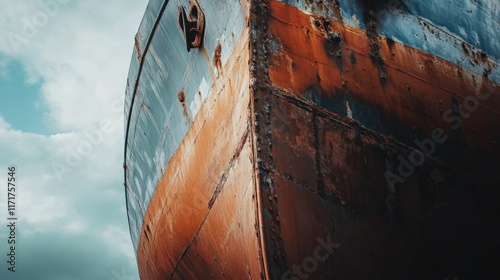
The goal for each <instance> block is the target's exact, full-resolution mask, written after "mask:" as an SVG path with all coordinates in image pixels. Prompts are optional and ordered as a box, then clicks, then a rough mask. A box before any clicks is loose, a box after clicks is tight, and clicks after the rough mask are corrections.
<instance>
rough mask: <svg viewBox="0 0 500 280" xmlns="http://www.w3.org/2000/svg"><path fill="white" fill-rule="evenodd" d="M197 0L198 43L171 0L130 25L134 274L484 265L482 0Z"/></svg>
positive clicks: (486, 194)
mask: <svg viewBox="0 0 500 280" xmlns="http://www.w3.org/2000/svg"><path fill="white" fill-rule="evenodd" d="M198 4H199V6H200V8H201V10H203V12H204V15H205V23H206V30H205V35H204V37H203V40H204V44H203V47H202V48H201V49H192V50H191V52H189V53H188V52H186V49H185V47H186V45H185V41H184V39H183V37H182V33H181V32H179V31H180V30H181V28H180V27H179V22H178V19H179V18H178V12H179V8H178V7H180V6H185V7H187V6H188V5H189V1H188V0H177V1H173V0H171V1H164V2H163V1H150V4H149V6H148V9H147V11H146V14H145V17H144V20H143V23H142V24H141V27H140V29H139V33H138V35H137V37H136V40H135V49H134V55H133V58H132V63H131V68H130V72H129V81H128V83H127V92H126V99H125V100H126V103H125V104H126V105H125V106H126V111H125V113H126V116H127V125H126V130H127V136H126V141H127V142H126V151H125V164H124V167H125V181H126V192H127V207H128V212H129V221H130V227H131V235H132V240H133V242H134V246H135V248H136V251H137V257H138V264H139V271H140V275H141V278H142V279H379V278H384V279H385V278H387V279H457V278H458V279H474V278H491V279H495V278H498V277H499V272H498V271H497V270H496V262H497V261H498V259H500V255H499V252H500V241H499V240H498V236H499V234H500V225H499V221H498V219H496V213H499V212H500V206H498V204H497V201H498V200H499V199H500V192H499V190H498V186H499V185H500V172H499V171H500V147H499V141H500V125H499V124H498V121H499V119H500V84H499V83H500V69H499V67H498V64H499V60H500V48H499V45H500V37H499V36H500V35H499V34H498V33H496V32H493V30H497V29H499V28H500V23H499V22H498V20H497V19H498V16H499V15H500V14H499V13H500V11H499V10H498V8H497V6H500V5H498V4H499V3H498V2H497V1H472V2H471V1H466V0H453V1H441V2H439V3H437V4H435V5H433V6H432V7H434V8H431V5H430V4H428V3H427V2H424V1H396V0H390V1H365V0H340V1H312V0H311V1H309V0H303V1H302V0H301V1H295V0H294V1H288V0H283V1H272V0H249V1H228V0H224V1H216V2H214V1H201V0H199V1H198ZM444 17H448V18H447V19H448V20H447V21H443V20H442V18H444ZM452 19H454V20H452ZM188 50H189V49H188Z"/></svg>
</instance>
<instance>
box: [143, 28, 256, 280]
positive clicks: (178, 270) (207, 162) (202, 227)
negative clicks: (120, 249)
mask: <svg viewBox="0 0 500 280" xmlns="http://www.w3.org/2000/svg"><path fill="white" fill-rule="evenodd" d="M248 38H249V35H248V29H247V30H245V32H243V34H242V36H241V40H240V42H238V44H237V46H236V47H235V51H234V53H233V54H232V55H233V57H234V59H232V60H230V61H228V63H227V64H226V67H227V68H226V69H227V70H226V73H235V74H234V75H226V76H224V77H222V76H219V79H217V80H215V84H214V85H212V93H211V94H210V95H209V96H208V97H207V100H206V101H205V102H204V103H203V105H202V106H201V108H200V111H199V112H198V114H197V115H196V117H195V119H194V120H193V122H192V124H191V127H190V129H189V131H188V133H187V134H186V136H185V138H184V139H183V142H182V143H181V145H180V146H179V149H178V150H177V151H176V152H175V154H174V155H173V156H172V158H171V160H170V162H169V164H168V165H167V166H166V167H165V172H164V174H163V177H162V179H161V180H160V182H159V183H158V185H157V188H156V190H155V193H154V195H153V197H152V199H151V202H150V205H149V206H148V209H147V212H146V215H145V216H144V223H143V228H142V232H141V237H140V240H139V246H138V252H137V259H138V263H139V271H140V275H141V279H169V277H170V276H172V279H197V278H200V277H201V278H203V277H204V276H207V275H208V276H210V275H213V277H214V278H216V279H224V278H232V279H245V278H247V277H248V276H249V275H250V277H251V278H252V279H257V278H258V277H259V275H260V273H261V263H260V259H259V250H260V246H259V243H258V235H257V234H256V231H257V230H258V228H256V226H255V223H256V219H257V217H256V213H257V212H256V211H257V210H256V207H255V203H256V202H255V200H254V198H253V196H254V193H253V192H254V188H253V186H254V184H255V182H254V180H253V178H252V177H251V175H248V174H251V173H252V172H253V166H252V164H251V162H250V160H249V156H248V153H249V151H250V148H249V146H248V145H249V143H248V142H243V148H241V145H242V141H244V140H245V139H246V138H245V137H248V136H245V135H248V125H249V117H250V111H249V110H250V109H249V103H250V93H249V69H248V63H247V62H248V57H249V52H248V48H247V46H248ZM200 55H202V53H200ZM237 73H240V75H238V74H237ZM235 93H238V94H235ZM178 98H179V102H181V103H185V99H186V97H185V95H184V92H183V91H181V92H179V94H178ZM240 153H241V154H240ZM231 166H232V168H231ZM218 196H220V197H218ZM235 196H236V197H235ZM228 202H231V203H228ZM228 232H233V234H228ZM214 240H218V241H217V242H214ZM241 240H245V242H241ZM205 242H208V243H210V244H212V247H206V246H201V245H202V244H204V243H205ZM225 256H230V257H225ZM193 268H196V269H197V270H196V271H195V272H196V275H193V273H194V272H193Z"/></svg>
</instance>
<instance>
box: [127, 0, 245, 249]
mask: <svg viewBox="0 0 500 280" xmlns="http://www.w3.org/2000/svg"><path fill="white" fill-rule="evenodd" d="M223 2H224V1H221V2H218V3H219V4H218V5H213V4H209V3H206V2H202V1H200V2H199V5H200V7H201V9H202V10H203V11H204V13H207V14H210V15H215V14H217V13H221V12H222V13H224V16H225V17H226V20H225V21H224V22H223V21H220V20H219V18H218V17H214V16H211V17H207V18H206V19H205V25H206V27H205V32H206V34H205V36H204V43H203V48H201V49H193V50H191V52H187V51H186V43H185V41H184V39H183V36H182V33H181V27H180V26H179V22H178V12H179V6H185V7H188V6H189V1H183V0H170V1H151V2H150V3H149V5H148V8H147V10H146V14H145V17H144V19H143V21H142V23H141V27H140V28H139V33H138V35H137V36H136V47H135V49H134V55H133V57H132V63H131V67H130V71H129V79H128V84H127V90H126V95H125V114H126V116H127V123H126V145H125V160H124V161H125V162H124V168H125V184H126V186H125V187H126V193H127V210H128V213H129V224H130V228H131V235H132V241H133V244H134V247H135V248H137V246H138V243H139V237H140V232H141V230H142V227H143V217H144V216H145V214H146V211H147V208H148V205H149V203H150V201H151V198H152V196H153V194H154V192H155V189H156V186H157V184H158V182H159V180H160V179H161V177H162V176H163V173H164V171H165V167H166V166H167V164H168V162H169V160H170V158H171V157H172V155H173V154H174V153H175V152H176V151H177V149H178V147H179V145H180V144H181V142H182V140H183V138H184V137H185V135H186V133H187V132H188V130H189V129H191V127H192V125H193V124H192V121H193V120H194V119H195V117H196V115H197V113H198V111H199V110H200V108H201V106H202V104H203V103H204V102H205V100H206V99H207V98H208V96H210V95H211V93H212V92H213V91H212V85H213V83H214V80H215V79H217V78H218V76H219V74H220V73H219V72H218V71H217V70H216V69H215V66H214V65H224V64H226V63H227V61H228V56H229V55H230V54H232V53H233V49H234V47H235V46H236V43H237V42H238V41H239V40H240V38H241V36H242V34H243V30H244V28H245V26H246V25H245V20H246V19H245V17H244V16H242V15H245V14H246V11H245V9H247V8H246V7H245V5H241V4H240V3H235V2H232V1H228V3H223ZM217 46H220V47H219V48H221V49H222V52H221V51H219V52H218V56H214V54H215V53H216V48H217ZM216 58H217V60H215V59H216ZM214 69H215V70H214ZM181 91H182V92H184V98H182V99H183V102H181V100H179V93H180V92H181Z"/></svg>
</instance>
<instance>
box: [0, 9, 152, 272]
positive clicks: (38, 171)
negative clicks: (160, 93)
mask: <svg viewBox="0 0 500 280" xmlns="http://www.w3.org/2000/svg"><path fill="white" fill-rule="evenodd" d="M66 2H67V3H66ZM40 3H52V4H53V5H55V4H54V3H59V4H58V6H57V7H58V8H54V7H55V6H52V7H53V8H51V10H50V9H49V10H50V11H52V12H51V13H50V15H49V13H48V12H46V11H45V10H44V9H42V6H41V5H40ZM63 3H64V4H63ZM146 3H147V0H141V1H132V0H124V1H119V0H110V1H98V0H88V1H78V0H64V1H63V0H43V1H10V0H0V6H1V7H2V8H1V9H0V26H2V29H3V30H4V32H5V30H6V31H7V32H6V34H7V36H0V52H1V53H3V54H4V55H6V56H7V59H4V60H1V61H0V76H3V77H5V76H6V75H7V74H8V64H9V61H8V60H18V61H20V62H21V63H22V64H23V67H24V69H25V70H26V72H27V79H26V81H25V82H26V83H28V84H30V83H34V82H37V81H38V82H41V89H42V92H41V94H42V97H43V102H44V104H46V106H47V108H46V111H47V112H48V116H49V118H50V119H51V120H52V122H53V124H54V126H55V127H56V130H57V131H60V133H58V134H54V135H50V136H43V135H37V134H33V133H25V132H23V131H19V130H14V129H13V128H12V127H11V125H9V124H8V123H7V122H6V121H5V120H4V119H3V118H2V117H1V112H0V154H1V157H0V170H4V168H5V167H6V166H8V165H9V164H13V163H14V164H16V165H17V166H18V169H19V173H18V176H19V186H20V187H19V188H20V189H19V215H20V223H22V227H23V234H24V236H25V238H28V239H27V240H26V241H24V242H26V243H28V244H32V243H33V242H32V241H30V240H31V239H29V238H34V239H36V238H37V234H40V233H43V232H45V234H47V233H49V232H57V233H58V234H61V236H64V238H65V240H66V238H70V237H71V236H78V235H81V236H87V237H88V238H90V237H89V236H91V237H92V238H94V237H95V238H98V239H99V240H101V241H102V242H103V243H104V244H109V246H110V248H109V249H110V254H114V255H115V256H117V257H116V259H117V260H118V259H121V258H123V257H122V256H124V255H126V256H128V259H129V261H130V263H129V264H126V263H125V264H123V265H133V264H134V263H135V260H134V254H133V250H132V246H131V241H130V235H129V231H128V227H127V224H126V213H125V212H124V209H125V203H124V195H123V182H122V181H123V173H122V172H123V171H122V167H121V166H122V158H123V141H124V139H123V103H122V100H123V95H124V91H125V85H126V79H127V73H128V66H129V63H130V58H131V55H132V49H133V45H134V35H135V33H136V32H137V29H138V25H139V22H140V19H141V17H142V14H143V12H144V9H145V6H146ZM42 13H45V14H47V15H48V16H47V20H46V22H45V23H44V24H39V26H40V27H36V28H34V30H32V31H33V32H31V33H30V34H29V35H30V36H29V37H30V38H28V39H26V38H27V37H26V36H24V35H26V34H27V33H26V32H24V31H26V30H28V29H29V28H28V29H25V28H26V26H27V25H29V23H27V22H33V21H35V20H37V19H36V18H37V17H38V20H42V19H43V17H41V16H40V15H41V14H42ZM39 23H40V22H39ZM28 31H29V30H28ZM28 33H29V32H28ZM15 35H18V36H24V38H25V40H22V41H21V43H20V45H19V48H17V49H15V48H13V44H12V42H13V41H12V38H18V37H15ZM14 42H16V41H14ZM14 46H15V44H14ZM75 155H76V158H75ZM54 163H56V166H57V164H59V166H63V167H64V168H65V169H63V171H64V173H63V174H62V176H58V175H61V174H58V173H57V172H56V171H55V169H54ZM4 176H5V174H2V173H0V179H1V178H4ZM1 180H3V179H1ZM4 195H5V192H1V193H0V198H1V197H4ZM0 209H6V203H5V199H0ZM0 219H2V220H5V211H0ZM4 230H5V229H0V234H2V235H1V236H4V235H5V234H3V233H2V231H4ZM68 236H70V237H68ZM71 238H73V237H71ZM88 238H87V240H88ZM78 240H80V239H79V238H75V242H79V241H78ZM0 241H1V238H0ZM47 246H50V244H48V245H47ZM89 246H90V245H89ZM113 249H115V250H113ZM0 253H1V252H0ZM65 253H66V254H72V252H65ZM61 258H64V256H63V255H61ZM120 267H121V266H120ZM120 267H114V268H115V269H118V268H120ZM26 269H29V268H26ZM0 274H1V273H0ZM42 278H43V277H41V278H40V279H42ZM78 279H79V278H78Z"/></svg>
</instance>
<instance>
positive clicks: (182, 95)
mask: <svg viewBox="0 0 500 280" xmlns="http://www.w3.org/2000/svg"><path fill="white" fill-rule="evenodd" d="M177 98H178V99H179V102H181V105H182V113H183V114H184V117H185V118H186V119H187V120H189V121H191V119H190V118H189V114H188V111H187V106H186V96H185V93H184V90H182V89H181V91H179V94H178V95H177Z"/></svg>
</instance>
